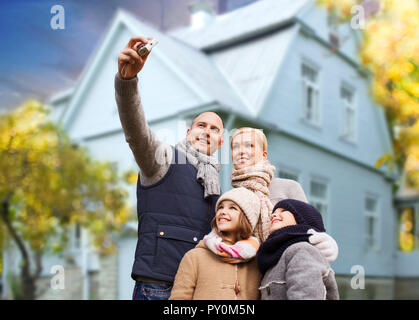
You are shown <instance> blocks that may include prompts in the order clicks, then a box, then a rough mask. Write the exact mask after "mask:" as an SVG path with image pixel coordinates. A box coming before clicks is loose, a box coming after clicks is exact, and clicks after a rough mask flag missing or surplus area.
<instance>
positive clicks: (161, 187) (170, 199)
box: [115, 37, 224, 300]
mask: <svg viewBox="0 0 419 320" xmlns="http://www.w3.org/2000/svg"><path fill="white" fill-rule="evenodd" d="M149 39H150V38H148V39H146V38H143V37H133V38H131V40H130V41H129V43H128V44H127V46H126V47H125V48H124V49H123V50H122V51H121V52H120V54H119V57H118V74H117V75H116V76H115V96H116V101H117V104H118V112H119V116H120V120H121V123H122V127H123V129H124V133H125V138H126V141H127V142H128V144H129V146H130V148H131V150H132V152H133V154H134V157H135V159H136V162H137V164H138V166H139V167H140V174H139V179H138V184H137V201H138V203H137V211H138V243H137V248H136V252H135V261H134V266H133V269H132V274H131V276H132V278H133V279H134V280H136V286H135V288H134V295H133V298H134V299H147V300H148V299H168V297H169V295H170V290H171V286H172V283H173V280H174V277H175V274H176V271H177V268H178V266H179V263H180V260H181V259H182V257H183V255H184V254H185V253H186V252H187V251H188V250H190V249H192V248H193V247H194V246H195V245H196V244H197V243H198V242H199V240H201V239H202V238H203V236H204V235H205V234H207V233H209V231H210V221H211V220H212V218H213V217H214V213H215V210H214V206H215V203H216V202H217V199H218V196H219V195H220V185H219V181H218V172H219V169H220V166H219V164H218V162H217V160H216V159H215V158H214V157H212V156H211V155H212V154H213V153H214V152H215V151H216V150H218V149H219V148H220V147H221V145H222V143H223V140H222V135H223V130H224V127H223V122H222V120H221V118H220V117H219V116H218V115H217V114H216V113H214V112H204V113H202V114H200V115H198V116H197V117H196V118H195V119H194V121H193V123H192V125H191V127H190V128H189V129H188V130H187V133H186V139H185V140H184V141H182V142H180V143H179V144H177V145H176V147H175V148H173V147H171V146H170V145H167V144H165V143H162V142H160V141H159V140H158V139H157V138H156V137H155V135H154V134H153V132H152V131H151V130H150V128H149V126H148V124H147V122H146V119H145V116H144V110H143V108H142V105H141V99H140V97H139V94H138V87H137V82H138V79H137V74H138V72H140V70H141V69H142V68H143V66H144V63H145V61H146V60H147V57H148V55H147V56H145V57H144V58H141V57H140V56H139V55H138V53H137V52H136V49H137V48H138V46H139V45H141V44H142V43H147V40H149ZM185 155H186V157H185Z"/></svg>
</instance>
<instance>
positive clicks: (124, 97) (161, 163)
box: [115, 37, 172, 185]
mask: <svg viewBox="0 0 419 320" xmlns="http://www.w3.org/2000/svg"><path fill="white" fill-rule="evenodd" d="M146 42H147V39H146V38H143V37H133V38H131V39H130V41H129V42H128V44H127V46H126V47H125V48H124V49H123V50H122V51H121V52H120V54H119V56H118V73H117V74H116V75H115V99H116V103H117V105H118V113H119V119H120V120H121V124H122V128H123V130H124V134H125V140H126V141H127V142H128V145H129V146H130V148H131V150H132V153H133V154H134V157H135V160H136V162H137V164H138V166H139V167H140V170H141V177H142V181H141V182H142V183H143V184H145V185H150V184H153V183H156V182H157V181H159V180H160V179H161V178H162V177H163V176H164V175H165V174H166V172H167V170H168V168H169V166H170V159H171V153H172V150H171V148H170V146H169V145H167V144H163V143H162V142H161V141H159V140H158V139H157V137H156V136H155V135H154V133H153V132H152V131H151V129H150V127H149V126H148V124H147V121H146V118H145V114H144V109H143V107H142V104H141V97H140V95H139V92H138V78H137V74H138V73H139V72H140V70H141V69H142V68H143V66H144V63H145V61H146V60H147V57H148V54H147V55H146V56H145V57H140V56H139V55H138V53H137V52H136V49H137V48H138V46H139V45H141V44H142V43H146Z"/></svg>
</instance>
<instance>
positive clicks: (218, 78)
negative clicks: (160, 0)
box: [119, 10, 250, 114]
mask: <svg viewBox="0 0 419 320" xmlns="http://www.w3.org/2000/svg"><path fill="white" fill-rule="evenodd" d="M119 14H120V17H121V20H122V21H123V22H124V23H125V24H127V25H128V27H129V28H130V29H131V30H132V31H133V32H135V34H152V35H153V36H154V37H156V38H157V39H158V40H159V44H158V45H157V46H156V48H154V49H153V50H155V52H154V53H155V54H158V55H159V57H160V58H163V59H164V60H165V61H166V62H167V63H168V64H170V65H171V66H172V67H174V68H175V69H176V72H177V73H182V74H183V76H185V77H186V81H187V82H189V81H191V83H190V85H191V86H194V87H195V90H196V91H198V92H199V93H200V95H201V97H202V99H203V101H202V103H203V104H205V103H210V102H217V103H219V104H220V105H221V106H222V107H224V108H227V109H229V110H231V111H237V112H242V113H243V112H244V113H246V114H248V113H249V111H250V110H249V108H248V107H247V106H246V104H245V103H244V101H243V100H242V99H241V98H240V97H239V96H238V95H237V94H236V93H235V92H234V89H233V88H232V87H231V86H230V84H229V83H228V82H227V80H226V78H225V77H224V75H223V74H222V73H221V72H220V71H219V70H218V69H217V68H216V67H215V66H214V64H213V62H212V61H211V59H210V57H208V56H207V55H206V54H205V53H204V52H202V51H201V50H199V49H197V48H194V47H192V46H190V45H189V44H186V43H185V42H183V41H179V40H178V39H175V38H173V37H171V36H169V35H168V34H165V33H163V32H160V31H159V30H157V29H156V28H154V27H153V26H151V25H149V24H147V23H145V22H143V21H141V20H138V19H137V18H136V17H134V16H132V15H131V14H130V13H128V12H126V11H124V10H120V12H119Z"/></svg>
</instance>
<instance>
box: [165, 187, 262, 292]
mask: <svg viewBox="0 0 419 320" xmlns="http://www.w3.org/2000/svg"><path fill="white" fill-rule="evenodd" d="M259 213H260V206H259V201H258V198H257V196H256V195H255V194H254V193H253V192H251V191H249V190H247V189H245V188H235V189H232V190H230V191H228V192H226V193H224V194H223V195H222V196H221V197H220V198H219V199H218V201H217V204H216V215H215V218H214V219H213V220H212V222H211V227H212V231H211V233H209V234H208V235H206V236H205V237H204V239H203V240H201V241H200V242H199V243H198V245H197V246H196V247H195V248H194V249H192V250H190V251H188V252H187V253H186V254H185V256H184V257H183V259H182V261H181V262H180V265H179V269H178V272H177V274H176V277H175V281H174V284H173V289H172V292H171V296H170V299H171V300H218V299H221V300H256V299H259V297H260V295H259V290H258V287H259V284H260V273H259V270H258V268H257V264H256V261H255V256H256V252H257V249H258V248H259V241H258V239H257V238H255V237H252V233H253V230H254V228H255V226H256V224H257V222H258V220H259Z"/></svg>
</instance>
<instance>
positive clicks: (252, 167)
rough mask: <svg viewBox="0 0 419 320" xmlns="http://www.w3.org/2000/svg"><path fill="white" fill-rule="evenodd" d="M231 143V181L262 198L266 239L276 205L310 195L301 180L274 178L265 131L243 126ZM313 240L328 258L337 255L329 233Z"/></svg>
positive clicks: (260, 233)
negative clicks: (304, 189) (305, 191)
mask: <svg viewBox="0 0 419 320" xmlns="http://www.w3.org/2000/svg"><path fill="white" fill-rule="evenodd" d="M230 146H231V156H232V160H233V165H234V168H233V172H232V175H231V184H232V186H233V187H234V188H237V187H245V188H247V189H249V190H251V191H253V192H255V194H256V195H257V196H258V198H259V199H260V202H261V215H260V221H259V222H258V224H257V226H256V229H255V235H256V236H257V237H258V238H259V240H260V241H261V242H263V241H265V240H266V239H267V237H268V235H269V229H270V221H271V213H272V209H273V205H274V204H276V203H277V202H279V201H281V200H284V199H296V200H300V201H303V202H307V198H306V196H305V194H304V191H303V188H302V187H301V186H300V184H299V183H298V182H296V181H294V180H289V179H281V178H274V172H275V167H274V166H273V165H271V164H270V162H269V160H268V142H267V139H266V136H265V134H264V133H263V131H262V130H260V129H255V128H249V127H244V128H240V129H238V130H236V131H235V132H234V134H233V136H232V138H231V143H230ZM310 243H311V244H313V245H315V246H318V247H319V249H320V251H321V252H322V254H323V256H324V257H325V258H326V260H327V261H329V262H330V261H334V260H335V259H336V258H337V255H338V246H337V244H336V241H335V240H334V239H333V238H332V237H330V236H329V235H327V234H326V233H324V232H322V233H316V232H315V233H314V234H313V235H312V236H311V237H310ZM319 245H320V246H319Z"/></svg>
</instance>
